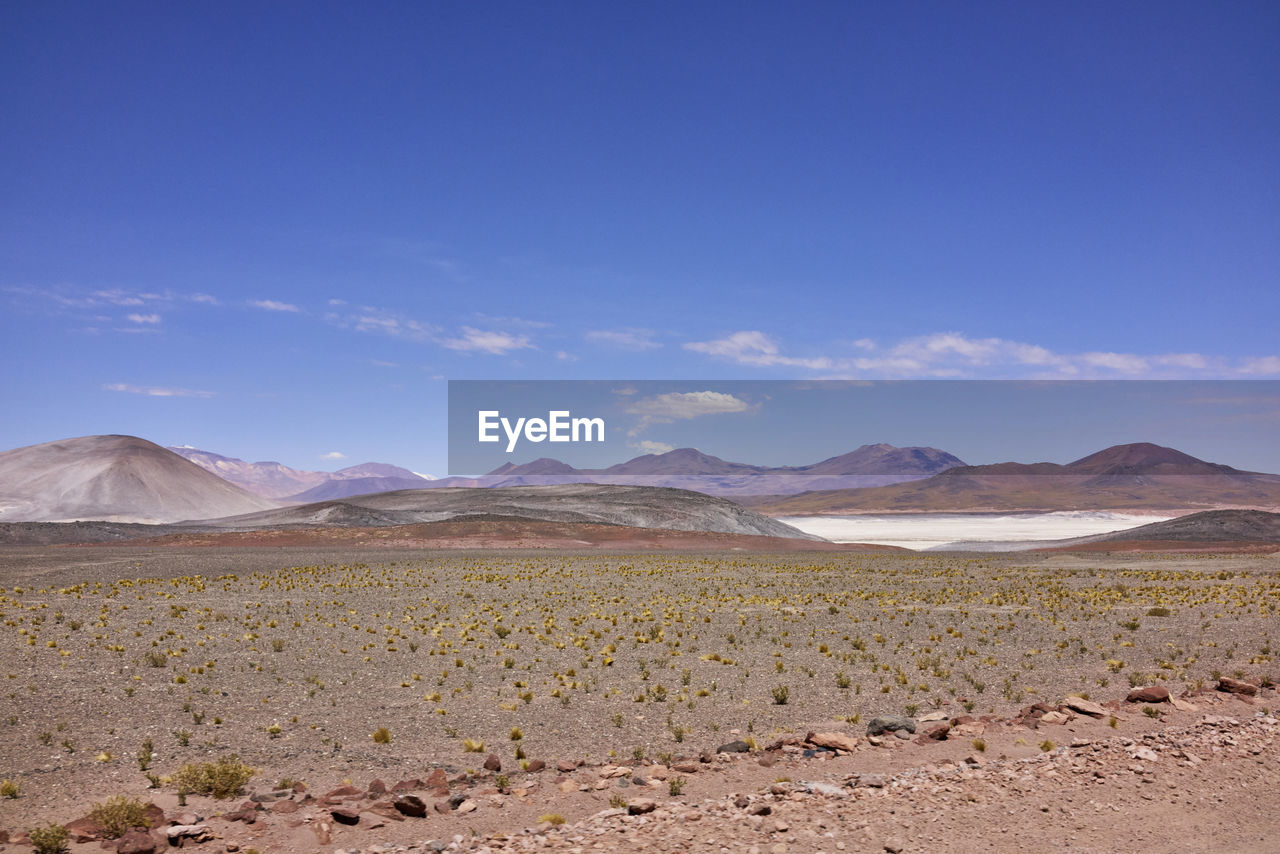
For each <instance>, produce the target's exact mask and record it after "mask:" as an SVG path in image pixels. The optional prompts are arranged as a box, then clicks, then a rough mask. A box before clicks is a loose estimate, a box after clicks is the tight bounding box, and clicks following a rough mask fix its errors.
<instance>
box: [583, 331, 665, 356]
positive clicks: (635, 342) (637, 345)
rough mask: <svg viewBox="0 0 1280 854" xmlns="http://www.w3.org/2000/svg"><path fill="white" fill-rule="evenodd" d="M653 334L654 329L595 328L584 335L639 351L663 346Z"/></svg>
mask: <svg viewBox="0 0 1280 854" xmlns="http://www.w3.org/2000/svg"><path fill="white" fill-rule="evenodd" d="M653 335H654V333H653V330H652V329H595V330H592V331H590V332H588V333H587V334H586V335H584V336H583V337H584V338H586V339H587V340H588V341H592V342H594V343H596V344H605V345H607V346H610V347H617V348H618V349H619V350H632V351H636V352H639V351H641V350H654V349H656V348H658V347H661V346H662V345H661V344H659V343H658V342H657V341H654V340H653Z"/></svg>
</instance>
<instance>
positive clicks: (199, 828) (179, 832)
mask: <svg viewBox="0 0 1280 854" xmlns="http://www.w3.org/2000/svg"><path fill="white" fill-rule="evenodd" d="M164 833H165V836H168V837H169V844H170V845H181V844H182V843H183V841H185V840H190V841H191V842H208V841H209V840H210V839H213V832H212V831H210V830H209V826H208V825H207V824H174V825H170V826H169V827H166V828H165V829H164Z"/></svg>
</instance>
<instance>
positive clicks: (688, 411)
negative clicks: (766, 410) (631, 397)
mask: <svg viewBox="0 0 1280 854" xmlns="http://www.w3.org/2000/svg"><path fill="white" fill-rule="evenodd" d="M751 408H752V406H751V404H749V403H747V402H746V401H745V400H742V399H741V398H738V397H734V396H733V395H731V394H725V393H724V392H720V391H689V392H676V391H673V392H667V393H666V394H657V395H654V396H653V397H642V398H640V399H639V400H635V401H632V402H631V403H629V404H627V407H626V409H624V410H623V411H624V412H626V413H627V414H628V415H639V416H640V420H639V421H637V422H636V425H635V426H634V427H633V428H632V429H631V430H630V431H628V435H630V436H635V435H636V434H638V433H640V432H642V431H643V430H645V429H646V428H647V427H648V426H649V425H650V424H670V423H671V422H672V421H681V420H685V419H689V418H698V417H700V416H703V415H725V414H729V413H734V412H747V411H749V410H750V409H751Z"/></svg>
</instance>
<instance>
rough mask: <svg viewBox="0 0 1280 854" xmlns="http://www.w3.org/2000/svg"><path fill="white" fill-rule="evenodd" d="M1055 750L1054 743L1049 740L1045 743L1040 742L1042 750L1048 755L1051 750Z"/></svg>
mask: <svg viewBox="0 0 1280 854" xmlns="http://www.w3.org/2000/svg"><path fill="white" fill-rule="evenodd" d="M1053 748H1054V744H1053V742H1052V741H1050V740H1049V739H1047V738H1046V739H1045V740H1044V741H1042V742H1040V750H1041V751H1043V752H1045V753H1048V752H1049V751H1050V750H1053Z"/></svg>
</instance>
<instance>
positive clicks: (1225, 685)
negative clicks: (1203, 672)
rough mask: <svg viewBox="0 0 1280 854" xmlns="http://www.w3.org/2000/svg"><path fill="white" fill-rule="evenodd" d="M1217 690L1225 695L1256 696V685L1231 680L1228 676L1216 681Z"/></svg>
mask: <svg viewBox="0 0 1280 854" xmlns="http://www.w3.org/2000/svg"><path fill="white" fill-rule="evenodd" d="M1218 690H1219V691H1223V692H1225V693H1227V694H1243V695H1245V696H1246V697H1254V696H1257V694H1258V686H1257V685H1253V684H1251V683H1249V682H1241V681H1240V680H1239V679H1232V678H1231V677H1230V676H1223V677H1222V678H1221V679H1219V680H1218Z"/></svg>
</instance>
